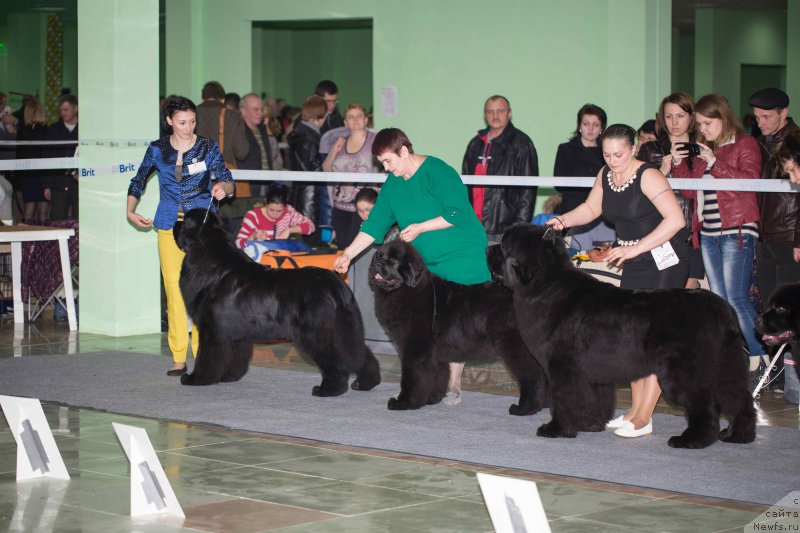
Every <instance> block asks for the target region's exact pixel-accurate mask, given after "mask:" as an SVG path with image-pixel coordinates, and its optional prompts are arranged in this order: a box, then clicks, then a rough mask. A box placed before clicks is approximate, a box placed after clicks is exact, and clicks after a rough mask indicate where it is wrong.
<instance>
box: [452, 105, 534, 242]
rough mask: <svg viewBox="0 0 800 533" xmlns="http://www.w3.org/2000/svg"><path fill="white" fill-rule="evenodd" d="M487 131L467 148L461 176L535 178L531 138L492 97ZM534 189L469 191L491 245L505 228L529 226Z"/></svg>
mask: <svg viewBox="0 0 800 533" xmlns="http://www.w3.org/2000/svg"><path fill="white" fill-rule="evenodd" d="M483 114H484V117H485V119H486V124H487V127H486V128H485V129H482V130H480V131H479V132H478V134H477V135H476V136H475V137H474V138H473V139H472V140H471V141H470V142H469V144H468V145H467V151H466V153H465V154H464V161H463V163H462V173H463V174H465V175H478V176H538V175H539V161H538V158H537V155H536V147H535V146H534V145H533V141H531V138H530V137H528V136H527V135H525V133H523V132H522V131H520V130H518V129H517V128H515V127H514V125H513V124H512V123H511V104H509V102H508V99H507V98H505V97H503V96H500V95H494V96H491V97H489V99H488V100H486V103H485V104H484V106H483ZM536 189H537V188H536V187H482V186H473V187H470V189H469V193H470V201H471V203H472V206H473V208H474V209H475V213H476V214H477V215H478V218H479V219H480V220H481V222H482V223H483V227H484V229H485V230H486V234H487V235H488V237H489V240H490V241H496V242H499V241H500V239H501V237H502V235H503V232H504V231H505V230H506V228H508V227H510V226H512V225H513V224H515V223H517V222H530V221H531V218H532V216H533V208H534V205H535V204H536Z"/></svg>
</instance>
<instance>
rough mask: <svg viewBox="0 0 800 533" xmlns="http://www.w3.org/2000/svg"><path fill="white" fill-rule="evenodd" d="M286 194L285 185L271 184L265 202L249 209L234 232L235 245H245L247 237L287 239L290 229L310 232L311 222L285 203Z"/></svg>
mask: <svg viewBox="0 0 800 533" xmlns="http://www.w3.org/2000/svg"><path fill="white" fill-rule="evenodd" d="M288 195H289V190H288V189H287V187H286V186H285V185H283V184H275V185H271V186H270V188H269V190H268V191H267V198H266V201H267V203H266V205H262V206H261V207H256V208H255V209H251V210H250V211H248V212H247V213H246V214H245V215H244V220H243V221H242V227H241V229H240V230H239V234H238V235H237V236H236V246H238V247H239V248H244V247H245V245H247V243H248V242H249V241H272V240H276V239H288V238H289V235H291V234H293V233H300V234H302V235H309V234H311V233H313V232H314V223H313V222H312V221H311V220H310V219H309V218H308V217H307V216H305V215H303V214H302V213H299V212H298V211H296V210H295V208H294V207H292V206H291V205H289V204H287V203H286V200H287V197H288Z"/></svg>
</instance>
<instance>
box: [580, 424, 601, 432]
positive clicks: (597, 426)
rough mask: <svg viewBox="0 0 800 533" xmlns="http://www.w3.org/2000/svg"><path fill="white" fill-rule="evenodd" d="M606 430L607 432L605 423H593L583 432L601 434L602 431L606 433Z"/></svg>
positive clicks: (583, 429) (584, 428)
mask: <svg viewBox="0 0 800 533" xmlns="http://www.w3.org/2000/svg"><path fill="white" fill-rule="evenodd" d="M605 430H606V424H605V422H592V423H589V424H586V425H585V426H583V427H582V428H581V431H590V432H594V433H599V432H600V431H605Z"/></svg>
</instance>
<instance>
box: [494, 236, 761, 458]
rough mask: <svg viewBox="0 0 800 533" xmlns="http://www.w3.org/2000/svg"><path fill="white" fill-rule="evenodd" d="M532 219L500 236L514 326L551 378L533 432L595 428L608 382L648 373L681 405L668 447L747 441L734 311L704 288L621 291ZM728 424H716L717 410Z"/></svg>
mask: <svg viewBox="0 0 800 533" xmlns="http://www.w3.org/2000/svg"><path fill="white" fill-rule="evenodd" d="M548 231H551V230H546V229H545V228H543V227H540V226H528V225H524V226H515V227H512V228H510V229H508V230H506V232H505V234H504V235H503V244H502V250H501V251H500V253H501V254H502V256H503V257H500V258H497V257H494V258H492V257H490V263H492V262H497V261H500V262H502V263H503V282H504V283H505V284H507V285H508V286H509V287H510V288H512V289H513V291H514V307H515V309H516V312H517V320H518V322H519V324H520V326H521V328H520V332H521V334H522V338H523V339H524V340H525V344H527V346H528V348H529V349H530V351H531V353H533V355H534V356H535V357H536V359H537V360H539V362H540V363H541V364H542V366H543V367H544V368H545V371H546V373H547V378H548V380H549V382H550V393H551V402H552V407H551V414H552V419H551V420H550V421H549V422H547V423H546V424H544V425H542V426H540V427H539V429H538V431H537V435H539V436H542V437H575V435H576V434H577V432H578V431H603V429H604V426H605V423H606V421H608V420H609V418H611V414H612V412H613V394H611V391H610V386H611V385H613V384H615V383H620V382H630V381H633V380H636V379H639V378H642V377H645V376H648V375H650V374H655V375H656V376H658V382H659V384H660V385H661V388H662V389H663V391H664V396H665V398H666V399H667V400H668V401H669V402H670V403H672V404H674V405H677V406H680V407H683V408H684V409H685V410H686V419H687V421H688V427H687V428H686V430H685V431H684V432H683V433H682V434H681V435H678V436H674V437H671V438H670V439H669V441H668V444H669V445H670V446H672V447H673V448H704V447H706V446H708V445H710V444H712V443H714V442H715V441H716V440H717V439H718V438H719V439H721V440H723V441H725V442H737V443H744V442H752V441H753V440H754V439H755V436H756V432H755V422H756V417H755V410H754V408H753V398H752V397H751V395H750V391H749V390H748V374H747V357H746V356H745V352H744V347H743V341H742V336H741V331H740V329H739V323H738V321H737V318H736V313H735V311H734V310H733V308H732V307H731V306H730V305H728V304H727V303H726V302H725V301H724V300H722V298H720V297H719V296H716V295H715V294H713V293H711V292H709V291H705V290H695V291H689V290H685V289H666V290H639V291H632V290H625V289H620V288H618V287H615V286H613V285H611V284H609V283H603V282H602V281H598V280H597V279H595V278H593V277H592V276H591V275H589V274H587V273H585V272H581V271H580V270H578V269H577V268H575V267H574V266H573V265H572V263H571V262H570V260H569V257H568V256H567V252H566V250H565V249H564V246H563V245H562V244H561V243H559V242H554V241H553V240H551V239H545V235H546V233H547V232H548ZM720 414H723V415H725V416H726V417H727V418H728V421H729V425H728V427H727V428H726V429H724V430H723V431H722V432H720V430H719V425H720V424H719V416H720Z"/></svg>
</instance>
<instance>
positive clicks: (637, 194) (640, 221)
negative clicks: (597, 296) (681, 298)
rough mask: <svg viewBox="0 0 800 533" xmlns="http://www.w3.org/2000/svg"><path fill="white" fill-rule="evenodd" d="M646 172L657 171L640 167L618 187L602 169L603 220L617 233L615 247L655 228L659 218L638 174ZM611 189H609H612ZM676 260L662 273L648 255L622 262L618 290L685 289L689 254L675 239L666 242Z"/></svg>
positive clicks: (607, 169) (630, 242)
mask: <svg viewBox="0 0 800 533" xmlns="http://www.w3.org/2000/svg"><path fill="white" fill-rule="evenodd" d="M648 168H656V169H657V168H658V167H655V166H654V165H649V164H644V165H641V166H640V167H639V168H638V169H637V170H636V176H635V177H633V178H631V179H630V180H629V181H628V182H627V183H626V184H625V185H623V186H622V187H616V186H615V185H613V182H612V178H611V170H610V169H609V168H608V166H604V167H603V170H602V178H603V217H604V218H605V219H607V220H608V221H609V222H611V223H613V224H614V225H615V227H616V229H617V242H616V243H615V246H616V245H624V244H626V243H627V244H628V245H631V244H633V243H635V242H636V241H638V240H640V239H642V238H644V237H645V236H646V235H647V234H649V233H650V232H651V231H653V230H654V229H655V228H656V226H658V225H659V224H660V223H661V221H662V220H663V217H662V216H661V213H659V212H658V209H656V207H655V206H654V205H653V203H652V202H651V201H650V199H649V198H648V197H647V196H646V195H645V194H644V193H643V192H642V174H644V171H645V170H646V169H648ZM612 187H613V188H612ZM670 243H671V244H672V247H673V248H674V249H675V253H676V255H677V256H678V259H679V260H680V261H679V263H678V264H677V265H673V266H671V267H669V268H665V269H664V270H659V269H658V268H657V267H656V262H655V259H653V255H652V254H651V253H650V252H645V253H643V254H641V255H639V256H638V257H635V258H633V259H629V260H627V261H625V263H623V265H622V281H621V282H620V287H622V288H625V289H680V288H683V287H684V286H685V285H686V279H687V278H688V276H689V261H688V253H689V250H688V248H687V247H686V243H685V242H683V241H682V240H681V239H680V238H679V237H678V236H675V237H673V238H672V239H671V240H670Z"/></svg>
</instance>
